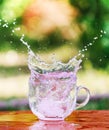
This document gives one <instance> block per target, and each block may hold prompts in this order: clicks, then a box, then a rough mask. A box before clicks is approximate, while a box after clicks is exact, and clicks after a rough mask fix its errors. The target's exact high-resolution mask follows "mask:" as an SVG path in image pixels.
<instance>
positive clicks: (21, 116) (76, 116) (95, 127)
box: [0, 110, 109, 130]
mask: <svg viewBox="0 0 109 130" xmlns="http://www.w3.org/2000/svg"><path fill="white" fill-rule="evenodd" d="M0 130H109V111H105V110H103V111H96V110H93V111H90V110H84V111H81V110H77V111H75V112H73V113H72V114H71V115H70V116H69V117H67V118H66V119H65V121H54V122H53V121H41V120H38V118H37V117H36V116H34V115H33V114H32V113H31V111H13V112H0Z"/></svg>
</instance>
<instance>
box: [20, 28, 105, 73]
mask: <svg viewBox="0 0 109 130" xmlns="http://www.w3.org/2000/svg"><path fill="white" fill-rule="evenodd" d="M103 34H106V32H105V31H103V30H101V31H100V35H99V36H95V37H94V38H93V41H92V42H90V43H88V44H87V45H86V46H84V48H83V49H82V50H79V52H78V54H77V55H76V56H75V57H73V58H71V59H70V60H69V61H68V62H67V63H63V62H61V61H56V59H55V54H53V56H52V58H51V61H52V63H46V62H44V61H43V60H42V59H41V58H40V56H39V55H38V54H35V53H34V52H33V51H32V50H31V48H30V45H29V44H28V43H27V42H26V41H24V37H25V36H24V34H23V35H22V37H21V39H20V41H21V42H22V43H23V44H24V45H25V46H26V47H27V48H28V66H29V69H30V70H35V71H37V72H38V73H41V74H43V73H47V72H54V71H60V72H64V71H65V72H70V71H72V72H75V73H77V71H78V70H79V69H80V68H81V66H80V64H81V62H82V61H83V58H85V59H88V58H86V57H85V52H86V51H88V48H89V47H90V46H92V45H93V44H94V43H95V42H96V41H97V40H98V39H99V38H100V37H101V35H103Z"/></svg>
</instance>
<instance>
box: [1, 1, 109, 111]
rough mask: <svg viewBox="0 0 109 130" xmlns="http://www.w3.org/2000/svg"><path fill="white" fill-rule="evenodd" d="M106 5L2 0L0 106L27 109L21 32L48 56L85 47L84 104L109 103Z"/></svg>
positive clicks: (99, 106) (74, 52) (61, 55)
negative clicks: (88, 95)
mask: <svg viewBox="0 0 109 130" xmlns="http://www.w3.org/2000/svg"><path fill="white" fill-rule="evenodd" d="M108 5H109V0H88V1H87V0H80V1H78V0H51V1H50V0H23V1H22V0H16V1H15V0H0V110H24V109H29V107H28V100H27V97H28V78H29V74H30V72H29V69H28V67H27V57H28V55H27V47H26V46H24V45H23V44H22V42H21V40H20V39H21V37H22V35H23V34H24V35H25V37H24V40H25V41H26V42H27V43H28V44H29V45H30V46H31V49H32V50H33V51H34V52H35V53H37V54H39V55H40V56H41V57H42V59H46V60H47V61H49V60H50V58H51V57H52V54H55V58H56V59H57V60H61V61H63V62H67V61H69V59H71V58H72V57H73V56H75V55H77V54H78V53H79V50H81V51H82V53H83V54H84V55H85V57H84V58H83V62H82V68H81V70H80V71H79V72H78V85H83V86H86V87H87V88H88V89H89V90H90V92H91V98H90V102H89V103H88V105H87V106H86V107H84V108H82V109H109V94H108V93H109V6H108ZM91 44H92V45H91ZM88 45H90V46H88ZM86 46H87V49H88V50H87V49H86ZM84 50H85V52H84Z"/></svg>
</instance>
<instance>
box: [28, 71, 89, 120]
mask: <svg viewBox="0 0 109 130" xmlns="http://www.w3.org/2000/svg"><path fill="white" fill-rule="evenodd" d="M76 84H77V82H76V73H74V72H62V71H57V72H46V73H42V74H41V73H38V72H37V71H36V70H35V69H31V76H30V78H29V105H30V108H31V110H32V112H33V113H34V114H35V115H36V116H37V117H38V118H39V119H41V120H64V119H65V118H66V117H67V116H69V115H70V114H71V113H72V112H73V111H74V110H75V109H78V108H80V107H83V106H85V105H86V104H87V103H88V101H89V97H90V92H89V90H88V89H87V88H85V87H82V86H77V85H76ZM80 90H85V91H86V98H85V99H84V101H83V102H82V103H77V98H78V93H79V92H80Z"/></svg>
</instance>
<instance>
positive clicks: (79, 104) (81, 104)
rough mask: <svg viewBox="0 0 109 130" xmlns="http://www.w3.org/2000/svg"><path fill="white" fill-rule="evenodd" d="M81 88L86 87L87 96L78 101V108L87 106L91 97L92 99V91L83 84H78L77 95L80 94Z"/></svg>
mask: <svg viewBox="0 0 109 130" xmlns="http://www.w3.org/2000/svg"><path fill="white" fill-rule="evenodd" d="M81 89H84V90H85V91H86V93H87V97H86V99H85V100H84V101H83V102H82V103H76V109H78V108H81V107H83V106H85V105H86V104H87V103H88V101H89V99H90V91H89V90H88V89H87V88H86V87H83V86H77V92H76V96H77V95H78V93H79V91H80V90H81Z"/></svg>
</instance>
